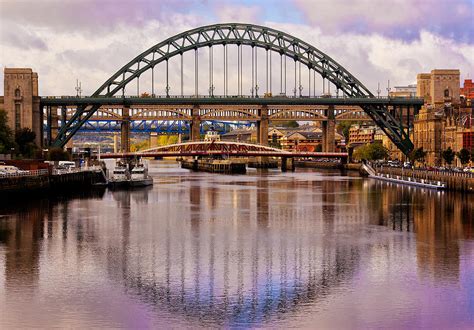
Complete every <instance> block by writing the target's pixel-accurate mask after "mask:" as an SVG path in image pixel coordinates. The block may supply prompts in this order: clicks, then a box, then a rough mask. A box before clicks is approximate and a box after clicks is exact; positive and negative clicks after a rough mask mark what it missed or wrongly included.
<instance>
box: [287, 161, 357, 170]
mask: <svg viewBox="0 0 474 330" xmlns="http://www.w3.org/2000/svg"><path fill="white" fill-rule="evenodd" d="M295 165H296V167H306V168H319V169H327V170H346V171H357V172H360V168H361V164H341V163H334V162H314V161H300V160H298V161H295Z"/></svg>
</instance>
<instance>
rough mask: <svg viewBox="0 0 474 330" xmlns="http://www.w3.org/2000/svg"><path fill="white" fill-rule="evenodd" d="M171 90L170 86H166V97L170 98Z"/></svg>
mask: <svg viewBox="0 0 474 330" xmlns="http://www.w3.org/2000/svg"><path fill="white" fill-rule="evenodd" d="M170 90H171V87H170V86H169V85H166V88H165V91H166V97H170Z"/></svg>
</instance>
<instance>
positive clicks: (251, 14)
mask: <svg viewBox="0 0 474 330" xmlns="http://www.w3.org/2000/svg"><path fill="white" fill-rule="evenodd" d="M214 12H215V14H216V15H217V17H218V19H219V21H220V22H232V23H233V22H238V23H240V22H255V21H258V20H259V18H260V17H259V16H260V14H261V12H262V8H261V7H259V6H239V5H231V4H224V3H220V4H218V5H217V6H216V8H215V10H214Z"/></svg>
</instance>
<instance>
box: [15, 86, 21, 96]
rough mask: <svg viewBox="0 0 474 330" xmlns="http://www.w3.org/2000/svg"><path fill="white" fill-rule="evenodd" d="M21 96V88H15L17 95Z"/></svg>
mask: <svg viewBox="0 0 474 330" xmlns="http://www.w3.org/2000/svg"><path fill="white" fill-rule="evenodd" d="M20 96H21V91H20V89H19V88H17V89H15V97H20Z"/></svg>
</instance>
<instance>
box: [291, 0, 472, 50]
mask: <svg viewBox="0 0 474 330" xmlns="http://www.w3.org/2000/svg"><path fill="white" fill-rule="evenodd" d="M294 3H295V5H296V7H297V8H299V10H301V11H302V12H303V13H304V17H305V18H306V22H307V23H309V24H311V25H312V26H318V27H320V28H321V29H322V30H323V31H324V32H328V33H331V34H336V33H358V34H371V33H374V32H375V33H379V34H382V35H384V36H387V37H391V38H401V39H404V40H411V39H414V38H418V37H419V34H420V32H421V31H429V32H432V33H436V34H438V35H440V36H443V37H446V38H451V39H455V40H457V41H461V42H473V41H474V24H472V22H473V21H474V2H473V1H472V0H392V1H374V0H352V1H350V2H348V1H345V0H316V1H315V0H294Z"/></svg>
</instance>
